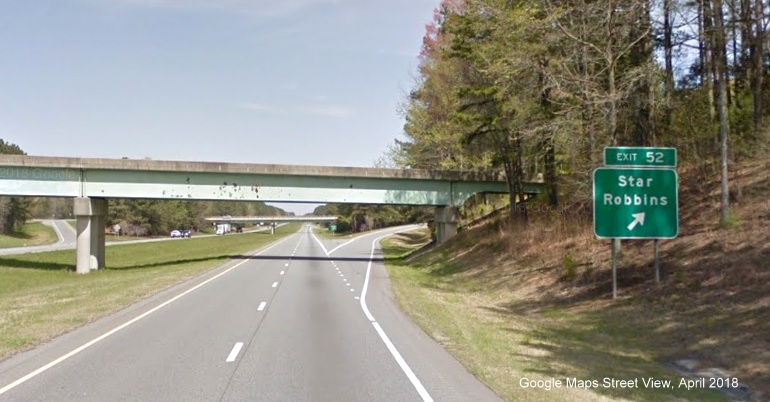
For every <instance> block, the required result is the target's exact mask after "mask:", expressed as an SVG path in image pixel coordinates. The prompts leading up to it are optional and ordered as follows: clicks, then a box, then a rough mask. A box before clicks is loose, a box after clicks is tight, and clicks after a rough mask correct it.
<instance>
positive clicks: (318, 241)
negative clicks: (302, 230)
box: [310, 233, 329, 257]
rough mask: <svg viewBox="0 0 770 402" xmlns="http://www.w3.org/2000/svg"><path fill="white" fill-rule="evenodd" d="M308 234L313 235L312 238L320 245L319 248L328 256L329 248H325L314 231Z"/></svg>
mask: <svg viewBox="0 0 770 402" xmlns="http://www.w3.org/2000/svg"><path fill="white" fill-rule="evenodd" d="M310 235H311V236H313V238H314V239H315V241H316V243H318V245H319V246H321V248H322V249H323V250H324V253H325V254H326V256H327V257H328V256H329V250H327V249H326V246H324V244H323V243H322V242H321V239H319V238H317V237H316V236H315V233H311V234H310Z"/></svg>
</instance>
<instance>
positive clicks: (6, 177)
mask: <svg viewBox="0 0 770 402" xmlns="http://www.w3.org/2000/svg"><path fill="white" fill-rule="evenodd" d="M525 191H526V192H528V193H539V192H543V191H545V185H544V184H543V183H526V184H525ZM506 192H507V187H506V183H505V182H504V181H503V180H502V179H501V178H500V177H499V176H495V175H491V174H487V173H478V172H470V173H469V172H453V171H428V170H400V169H370V168H349V167H324V166H290V165H265V164H233V163H213V162H177V161H153V160H131V159H89V158H58V157H38V156H18V155H2V156H0V194H2V195H17V196H52V197H98V198H154V199H184V200H239V201H267V202H311V203H361V204H401V205H461V204H462V203H463V202H464V201H465V200H466V199H467V198H468V197H470V196H471V195H473V194H476V193H506Z"/></svg>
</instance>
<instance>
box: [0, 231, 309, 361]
mask: <svg viewBox="0 0 770 402" xmlns="http://www.w3.org/2000/svg"><path fill="white" fill-rule="evenodd" d="M298 227H299V225H298V224H289V225H284V226H281V227H279V228H277V229H276V235H275V236H273V235H270V234H269V233H244V234H238V235H227V236H217V237H207V238H197V239H196V238H192V239H174V240H169V241H163V242H152V243H140V244H125V245H116V246H110V247H107V249H106V253H107V255H106V259H107V262H106V263H107V268H106V269H102V270H98V271H93V272H91V273H90V274H88V275H77V274H75V273H74V270H73V267H74V265H75V252H74V251H73V250H66V251H54V252H48V253H38V254H25V255H12V256H2V257H0V359H4V358H6V357H8V356H10V355H12V354H14V353H16V352H19V351H22V350H25V349H28V348H30V347H32V346H34V345H36V344H38V343H40V342H43V341H45V340H48V339H51V338H53V337H55V336H57V335H59V334H62V333H64V332H67V331H69V330H72V329H73V328H76V327H78V326H81V325H83V324H86V323H88V322H91V321H94V320H96V319H97V318H99V317H102V316H104V315H107V314H109V313H112V312H114V311H117V310H120V309H121V308H124V307H126V306H128V305H130V304H132V303H134V302H136V301H138V300H140V299H142V298H145V297H147V296H150V295H152V294H154V293H157V292H158V291H160V290H163V289H166V288H169V287H171V286H173V285H175V284H178V283H181V282H183V281H185V280H188V279H190V278H193V277H195V276H197V275H200V274H202V273H204V272H206V271H208V270H210V269H212V268H215V267H217V266H220V265H221V264H223V263H225V262H227V261H228V260H230V259H231V258H233V257H234V256H237V255H240V254H242V253H245V252H248V251H251V250H254V249H256V248H259V247H262V246H264V245H267V244H269V243H272V242H274V241H276V240H278V239H279V238H281V237H284V236H286V235H288V234H291V233H294V232H296V231H297V228H298Z"/></svg>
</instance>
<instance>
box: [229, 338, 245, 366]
mask: <svg viewBox="0 0 770 402" xmlns="http://www.w3.org/2000/svg"><path fill="white" fill-rule="evenodd" d="M242 347H243V342H238V343H236V344H235V346H233V350H231V351H230V354H229V355H227V360H225V362H227V363H230V362H234V361H235V358H236V357H238V353H240V352H241V348H242Z"/></svg>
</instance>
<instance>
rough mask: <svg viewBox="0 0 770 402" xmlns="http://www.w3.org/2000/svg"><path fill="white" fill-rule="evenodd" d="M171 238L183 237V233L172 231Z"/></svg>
mask: <svg viewBox="0 0 770 402" xmlns="http://www.w3.org/2000/svg"><path fill="white" fill-rule="evenodd" d="M171 237H182V232H180V231H178V230H172V231H171Z"/></svg>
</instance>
